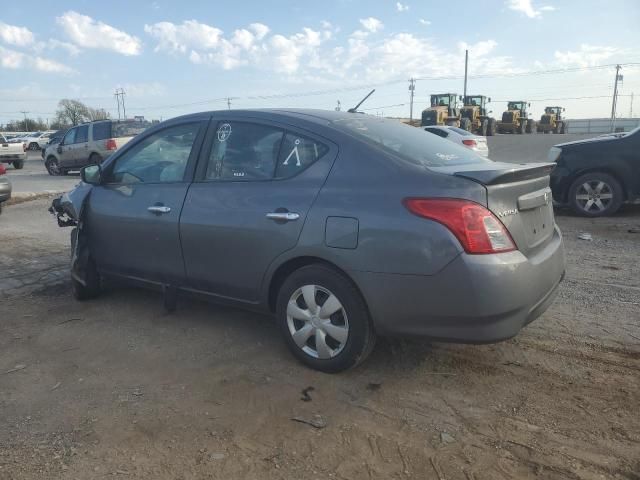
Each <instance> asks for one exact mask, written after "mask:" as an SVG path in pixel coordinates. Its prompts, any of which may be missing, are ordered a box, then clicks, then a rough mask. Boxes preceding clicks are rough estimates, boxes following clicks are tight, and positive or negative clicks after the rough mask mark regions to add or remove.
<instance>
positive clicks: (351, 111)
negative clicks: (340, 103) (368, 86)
mask: <svg viewBox="0 0 640 480" xmlns="http://www.w3.org/2000/svg"><path fill="white" fill-rule="evenodd" d="M375 91H376V89H375V88H374V89H373V90H371V91H370V92H369V94H368V95H367V96H366V97H364V98H363V99H362V100H360V103H359V104H357V105H356V106H355V107H353V108H350V109H349V110H347V111H348V112H349V113H358V107H360V105H362V104H363V103H364V102H365V101H366V100H367V98H369V97H370V96H371V95H373V92H375Z"/></svg>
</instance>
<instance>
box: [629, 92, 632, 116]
mask: <svg viewBox="0 0 640 480" xmlns="http://www.w3.org/2000/svg"><path fill="white" fill-rule="evenodd" d="M629 118H633V92H631V105H630V106H629Z"/></svg>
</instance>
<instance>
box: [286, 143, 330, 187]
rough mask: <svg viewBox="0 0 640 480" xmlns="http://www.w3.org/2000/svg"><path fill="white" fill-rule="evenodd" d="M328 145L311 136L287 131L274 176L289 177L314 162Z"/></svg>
mask: <svg viewBox="0 0 640 480" xmlns="http://www.w3.org/2000/svg"><path fill="white" fill-rule="evenodd" d="M328 151H329V147H327V146H326V145H324V144H322V143H320V142H317V141H315V140H313V139H311V138H307V137H303V136H301V135H296V134H293V133H287V135H286V136H285V138H284V142H283V143H282V148H281V149H280V157H279V158H278V168H277V169H276V178H289V177H293V176H294V175H296V174H298V173H299V172H301V171H302V170H304V169H305V168H307V167H308V166H309V165H311V164H312V163H314V162H315V161H316V160H318V159H319V158H320V157H322V156H323V155H324V154H325V153H327V152H328Z"/></svg>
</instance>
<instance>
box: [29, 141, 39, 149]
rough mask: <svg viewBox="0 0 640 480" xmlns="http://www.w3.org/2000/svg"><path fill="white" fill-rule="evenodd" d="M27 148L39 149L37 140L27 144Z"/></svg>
mask: <svg viewBox="0 0 640 480" xmlns="http://www.w3.org/2000/svg"><path fill="white" fill-rule="evenodd" d="M29 150H40V145H38V142H31V143H30V144H29Z"/></svg>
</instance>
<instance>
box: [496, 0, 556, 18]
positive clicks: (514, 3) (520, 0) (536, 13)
mask: <svg viewBox="0 0 640 480" xmlns="http://www.w3.org/2000/svg"><path fill="white" fill-rule="evenodd" d="M506 5H507V7H508V8H509V9H510V10H515V11H516V12H520V13H523V14H524V15H526V16H527V17H529V18H539V17H541V16H542V13H541V12H543V11H544V12H552V11H554V10H555V7H553V6H551V5H545V6H543V7H541V8H539V9H536V8H535V7H534V6H533V3H532V0H506Z"/></svg>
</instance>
